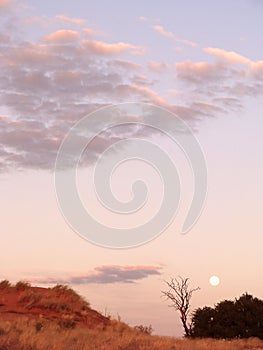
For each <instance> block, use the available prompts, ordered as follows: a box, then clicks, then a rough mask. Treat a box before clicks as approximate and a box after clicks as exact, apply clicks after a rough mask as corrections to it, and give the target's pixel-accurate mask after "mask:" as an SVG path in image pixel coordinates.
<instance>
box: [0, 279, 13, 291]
mask: <svg viewBox="0 0 263 350" xmlns="http://www.w3.org/2000/svg"><path fill="white" fill-rule="evenodd" d="M10 287H11V283H10V282H9V281H8V280H3V281H1V282H0V290H5V289H7V288H10Z"/></svg>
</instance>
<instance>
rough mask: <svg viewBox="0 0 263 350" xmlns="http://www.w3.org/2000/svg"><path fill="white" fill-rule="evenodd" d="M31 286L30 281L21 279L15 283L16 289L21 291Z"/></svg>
mask: <svg viewBox="0 0 263 350" xmlns="http://www.w3.org/2000/svg"><path fill="white" fill-rule="evenodd" d="M29 288H31V284H30V283H29V282H26V281H19V282H17V283H16V285H15V289H16V291H18V292H21V291H24V290H27V289H29Z"/></svg>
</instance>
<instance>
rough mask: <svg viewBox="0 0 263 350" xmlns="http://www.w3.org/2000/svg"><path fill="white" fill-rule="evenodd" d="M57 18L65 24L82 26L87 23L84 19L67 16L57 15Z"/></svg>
mask: <svg viewBox="0 0 263 350" xmlns="http://www.w3.org/2000/svg"><path fill="white" fill-rule="evenodd" d="M55 18H56V19H57V20H59V21H60V22H62V23H64V24H76V25H79V26H81V25H83V24H84V23H85V20H84V19H82V18H73V17H68V16H65V15H57V16H56V17H55Z"/></svg>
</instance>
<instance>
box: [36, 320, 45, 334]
mask: <svg viewBox="0 0 263 350" xmlns="http://www.w3.org/2000/svg"><path fill="white" fill-rule="evenodd" d="M35 328H36V332H40V331H41V329H42V328H43V323H42V322H37V323H36V324H35Z"/></svg>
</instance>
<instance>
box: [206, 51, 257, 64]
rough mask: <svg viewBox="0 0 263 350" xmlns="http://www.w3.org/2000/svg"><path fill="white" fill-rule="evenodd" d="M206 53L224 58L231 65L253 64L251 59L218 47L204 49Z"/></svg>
mask: <svg viewBox="0 0 263 350" xmlns="http://www.w3.org/2000/svg"><path fill="white" fill-rule="evenodd" d="M204 51H205V52H206V53H208V54H209V55H214V56H217V57H219V58H223V59H225V60H227V61H229V62H231V63H240V64H245V65H248V66H249V65H251V64H252V63H253V61H251V60H250V59H249V58H247V57H245V56H242V55H240V54H238V53H236V52H234V51H226V50H223V49H219V48H216V47H206V48H204Z"/></svg>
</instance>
